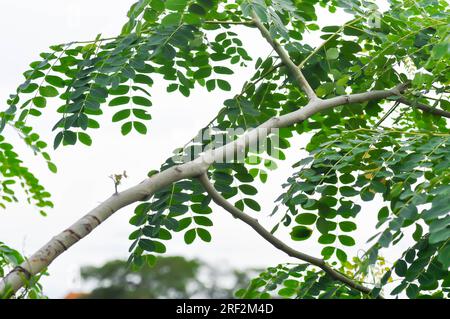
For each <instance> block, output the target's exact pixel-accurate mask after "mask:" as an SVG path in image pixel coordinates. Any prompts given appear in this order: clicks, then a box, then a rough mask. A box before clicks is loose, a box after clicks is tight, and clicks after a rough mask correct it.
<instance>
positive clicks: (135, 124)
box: [133, 121, 147, 135]
mask: <svg viewBox="0 0 450 319" xmlns="http://www.w3.org/2000/svg"><path fill="white" fill-rule="evenodd" d="M133 127H134V129H135V130H136V131H137V132H138V133H140V134H142V135H145V134H147V127H146V126H145V124H143V123H141V122H137V121H134V122H133Z"/></svg>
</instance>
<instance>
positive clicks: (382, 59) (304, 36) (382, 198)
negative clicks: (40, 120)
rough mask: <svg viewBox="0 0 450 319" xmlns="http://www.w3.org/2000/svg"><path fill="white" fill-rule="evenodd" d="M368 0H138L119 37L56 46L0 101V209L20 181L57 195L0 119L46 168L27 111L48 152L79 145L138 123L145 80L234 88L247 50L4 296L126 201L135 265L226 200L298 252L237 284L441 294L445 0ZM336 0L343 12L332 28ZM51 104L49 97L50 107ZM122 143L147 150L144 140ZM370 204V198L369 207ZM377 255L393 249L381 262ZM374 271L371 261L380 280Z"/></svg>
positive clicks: (326, 292)
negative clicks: (189, 128) (285, 173)
mask: <svg viewBox="0 0 450 319" xmlns="http://www.w3.org/2000/svg"><path fill="white" fill-rule="evenodd" d="M377 3H380V1H366V0H236V1H234V0H166V1H164V0H139V1H137V2H136V3H135V4H133V5H132V7H131V8H130V10H129V12H128V21H127V23H126V24H125V25H124V26H123V28H122V30H121V32H120V33H119V34H118V35H117V36H115V37H108V38H102V37H101V36H97V37H96V38H95V39H93V40H91V41H74V42H70V43H66V44H60V45H54V46H51V47H50V49H49V50H47V51H46V52H44V53H42V54H41V55H40V57H41V58H40V59H39V61H35V62H33V63H31V64H30V69H29V70H27V71H26V72H25V73H24V76H25V80H24V82H23V83H22V84H21V85H20V86H19V87H18V88H17V91H16V92H14V94H12V95H11V96H10V98H9V99H8V101H7V109H6V110H4V112H2V113H0V120H1V121H0V133H1V134H2V135H0V161H1V164H2V165H1V167H0V177H1V188H0V189H1V197H0V206H5V205H6V204H8V203H9V202H13V201H17V200H18V199H17V197H16V196H15V191H16V190H17V188H19V187H16V185H20V186H21V187H22V188H23V189H24V190H25V193H26V195H27V199H28V201H29V202H30V203H32V204H35V205H36V206H37V207H39V208H40V209H41V212H42V213H43V214H44V213H45V210H46V209H48V208H50V207H52V206H53V204H52V202H51V200H50V194H49V193H48V192H47V191H46V190H45V188H44V187H43V186H42V185H41V184H40V182H39V180H38V179H37V178H36V177H35V176H34V175H33V174H32V173H31V172H30V171H29V170H28V169H27V168H26V167H25V166H24V163H23V161H21V160H20V158H19V156H18V154H17V153H15V152H14V146H13V145H12V144H10V143H8V142H7V141H6V140H5V136H4V135H3V134H4V133H3V132H4V131H5V130H4V128H9V129H12V130H11V131H12V132H14V133H15V132H18V133H19V134H20V136H21V137H22V138H23V140H24V141H25V143H26V144H27V145H29V146H30V147H31V148H32V149H33V150H34V151H35V152H36V154H39V155H41V156H42V158H43V159H44V160H45V161H46V163H47V164H48V167H49V169H50V170H51V171H53V172H56V166H55V164H54V163H53V162H52V161H51V158H50V155H49V153H48V152H47V148H46V147H47V143H46V142H44V141H42V140H41V138H40V137H39V135H38V134H37V133H36V132H34V128H33V126H32V125H33V119H34V118H37V117H44V118H45V119H46V120H47V114H48V112H54V111H56V113H57V115H58V118H59V119H58V120H57V121H56V123H51V125H50V126H49V129H52V130H53V131H55V135H54V140H53V141H52V144H53V147H54V148H55V149H56V148H58V147H61V146H70V145H74V144H76V143H79V144H80V143H81V144H84V145H87V146H90V145H91V144H92V142H93V139H92V137H91V135H92V133H93V132H95V129H97V128H99V127H100V121H99V119H100V118H101V115H104V114H105V113H106V114H110V116H111V117H110V119H111V121H112V122H114V123H118V124H119V126H120V130H121V133H122V134H123V135H124V136H125V135H126V136H130V135H131V133H137V134H146V133H147V130H148V128H147V125H146V124H147V123H148V122H149V121H150V120H151V119H152V116H151V114H150V111H151V109H152V108H151V106H152V98H153V96H152V94H151V90H152V88H151V87H152V85H153V83H154V82H155V81H158V83H159V84H164V83H165V84H166V85H167V86H166V88H167V92H168V93H179V94H180V95H183V96H185V97H188V96H189V95H190V94H191V92H192V91H193V90H197V89H198V90H201V89H205V90H206V91H208V92H212V91H214V90H224V91H231V89H232V85H231V84H230V82H229V78H228V76H229V75H231V74H233V73H234V72H235V70H236V69H237V68H239V67H247V66H249V64H250V63H252V62H251V61H254V63H252V65H253V66H254V73H253V75H252V76H250V77H249V79H248V80H247V81H246V82H245V83H244V85H243V87H242V89H240V90H239V91H237V92H235V93H234V94H232V95H231V96H230V97H229V98H228V99H227V100H225V101H224V102H223V107H222V108H221V110H220V111H219V112H218V113H217V115H216V116H215V117H214V118H212V119H211V121H210V122H209V124H208V125H207V126H205V127H203V128H201V127H199V134H198V136H199V137H201V139H192V140H190V141H189V142H188V143H187V144H186V145H179V146H180V147H179V148H177V149H176V150H175V152H174V153H175V154H176V155H177V156H172V157H170V158H168V159H167V160H166V161H165V162H164V163H162V164H161V166H159V167H154V168H153V169H152V170H150V169H151V168H150V167H149V172H148V174H147V176H146V177H144V176H143V177H142V181H141V182H140V183H139V184H137V185H135V186H133V187H130V188H128V189H125V190H122V189H120V187H117V186H118V185H119V184H120V183H121V180H122V178H123V177H124V176H125V175H126V174H125V173H124V174H117V175H113V176H112V179H113V180H114V185H115V187H116V193H115V194H114V195H112V196H111V197H109V198H108V199H106V200H105V201H103V202H102V203H101V204H99V205H98V206H97V207H95V208H93V209H92V210H91V211H89V212H88V213H87V214H85V215H84V216H83V217H81V218H80V219H79V220H78V221H77V222H75V223H74V224H73V225H71V226H70V227H69V228H67V229H66V230H64V231H63V232H61V233H59V234H57V235H56V236H54V237H52V239H51V240H50V241H49V242H48V243H47V244H46V245H44V246H43V247H42V248H41V249H39V250H38V251H36V252H35V253H34V254H33V255H32V256H30V257H29V258H28V259H27V260H25V261H24V262H23V263H22V264H21V265H20V267H15V268H14V269H13V270H12V271H10V272H9V273H8V274H7V275H5V276H4V278H3V279H2V280H1V281H0V294H2V295H3V296H6V297H8V296H11V295H13V294H14V293H15V292H17V291H18V290H19V289H20V288H21V287H22V286H23V285H24V283H25V282H26V281H25V280H24V278H25V279H28V278H30V277H32V276H33V275H37V274H40V273H41V272H42V271H44V270H45V269H46V268H47V267H48V266H49V265H50V264H51V263H52V261H53V260H54V259H55V258H57V257H58V256H59V255H60V254H62V253H65V252H66V251H70V247H71V246H72V245H74V244H75V243H77V242H78V241H80V240H82V239H83V238H84V237H85V236H87V235H88V234H89V233H90V232H91V231H92V230H93V229H95V228H96V227H98V226H100V225H101V224H102V223H103V222H104V221H105V220H106V219H108V217H110V216H111V215H112V214H114V213H115V212H116V211H118V210H120V209H122V208H124V207H128V206H129V205H131V204H135V203H137V205H136V206H135V209H134V216H133V217H132V218H131V220H130V223H131V224H132V225H134V226H135V227H136V229H135V231H133V232H132V234H131V235H130V239H131V240H132V241H133V242H132V244H131V247H130V259H129V262H130V263H133V264H134V265H136V266H142V265H144V264H145V263H146V262H148V261H151V260H153V259H154V258H155V256H159V255H161V254H164V253H165V252H166V245H168V243H170V240H171V239H172V238H173V234H174V233H175V232H182V233H183V236H184V240H185V242H186V243H187V244H192V243H193V242H195V241H198V240H201V241H204V242H210V241H211V238H212V234H211V233H210V229H211V228H210V226H212V225H213V220H214V214H212V212H213V210H217V209H220V210H222V209H223V210H225V211H227V212H228V213H230V214H231V215H232V216H233V217H235V219H236V221H237V222H243V223H245V224H246V225H247V226H249V228H248V229H249V231H252V232H253V231H254V232H256V233H257V234H259V235H260V236H261V237H262V238H263V239H264V240H265V241H267V242H268V243H270V244H271V245H272V246H274V247H275V248H276V249H278V250H280V251H282V252H284V253H285V254H287V255H288V256H290V257H292V258H294V259H295V260H296V261H297V262H296V264H295V265H293V264H287V263H285V262H286V260H280V262H279V265H274V266H273V267H269V268H268V269H267V271H266V272H263V273H262V274H261V275H260V276H259V277H258V278H256V279H254V280H252V282H251V285H249V287H248V289H243V290H240V291H239V294H238V295H239V296H241V297H247V298H268V297H271V296H281V297H285V298H384V297H385V296H394V297H396V296H408V297H409V298H419V297H420V298H430V297H441V298H447V297H449V294H450V280H449V278H450V273H449V267H450V242H449V238H450V215H449V211H450V186H449V185H450V167H449V162H450V133H449V118H450V103H449V101H448V98H449V94H450V86H449V84H450V82H449V79H450V50H449V47H450V46H449V41H450V26H449V23H448V22H449V3H448V1H446V0H389V1H386V2H383V3H384V4H385V5H386V6H385V7H386V9H385V10H379V9H378V7H377ZM320 8H322V9H320ZM320 10H322V11H320ZM323 10H328V13H327V18H326V19H320V12H324V11H323ZM344 13H345V14H346V15H345V16H347V17H348V21H347V22H345V23H341V24H340V25H336V22H335V20H334V19H333V18H334V17H336V16H343V14H344ZM328 16H329V18H328ZM250 30H252V32H254V33H253V34H254V35H255V38H256V37H258V38H260V39H261V41H265V42H266V45H267V48H268V50H267V51H268V52H270V53H269V54H268V55H263V54H261V56H259V55H258V54H255V56H250V55H249V54H248V52H247V51H246V49H245V48H246V47H248V46H251V45H252V43H244V41H242V37H240V36H239V35H240V34H242V33H243V32H250ZM310 35H312V36H315V37H316V40H318V41H317V43H320V44H318V45H312V43H313V42H309V41H308V39H309V36H310ZM314 43H316V42H314ZM227 79H228V80H227ZM51 100H57V101H59V103H60V104H59V105H58V107H57V108H53V107H48V106H47V103H48V102H49V101H51ZM218 103H219V102H218ZM186 104H188V101H186ZM205 107H208V106H207V105H205ZM189 120H190V119H189V118H186V121H189ZM165 124H166V125H167V127H171V125H173V123H171V121H170V119H169V120H168V122H167V123H165ZM295 139H308V143H307V145H306V147H305V151H306V152H307V153H308V154H307V155H301V156H299V154H301V153H299V152H297V150H293V151H292V152H289V153H287V152H286V150H289V149H291V150H292V148H293V147H292V143H291V142H292V141H293V140H295ZM258 142H259V143H261V145H259V143H258ZM221 144H224V145H221ZM255 145H257V146H261V147H252V146H255ZM174 147H176V146H175V145H174ZM115 151H120V147H119V150H117V149H115ZM156 151H157V150H156ZM288 155H290V156H298V158H295V160H296V163H295V164H294V165H293V172H292V174H291V176H289V177H286V182H285V183H283V187H284V190H283V192H282V194H273V196H274V199H275V198H276V200H275V205H274V207H270V208H267V207H265V208H264V210H265V211H266V213H267V215H271V216H272V217H273V218H274V219H275V220H274V223H273V224H274V227H273V228H272V229H266V228H265V227H263V225H262V224H261V223H260V222H259V221H258V219H256V218H255V216H257V214H258V213H256V214H255V212H260V211H262V210H263V208H262V207H261V205H260V202H259V201H258V191H259V189H258V188H259V186H260V185H261V184H260V183H266V182H267V181H268V179H269V178H270V174H271V170H274V169H276V168H277V167H278V166H280V165H286V164H283V160H285V159H286V158H287V156H288ZM135 156H139V157H142V159H143V160H145V159H146V157H147V156H151V152H148V150H147V149H146V146H145V145H142V150H136V154H135ZM74 196H75V195H74ZM374 201H375V202H374ZM368 202H372V203H374V204H373V205H372V206H371V207H375V206H377V205H379V207H378V208H377V211H376V212H373V211H371V209H368V208H367V203H368ZM214 203H215V204H216V205H214ZM217 205H218V206H219V207H218V206H217ZM259 214H261V213H259ZM371 216H372V217H373V219H374V222H373V223H372V227H371V228H370V229H368V230H367V231H366V234H367V235H368V236H367V237H370V238H358V236H356V235H355V230H357V229H358V228H360V229H361V228H362V227H361V223H362V221H363V220H366V219H367V220H369V219H370V217H371ZM375 219H376V220H375ZM36 231H40V230H36ZM231 232H232V231H230V233H231ZM280 233H284V235H285V236H284V237H283V236H279V234H280ZM234 235H237V234H233V236H234ZM280 238H289V239H290V240H284V239H283V240H281V239H280ZM367 240H368V242H369V244H366V242H367ZM312 245H316V247H318V248H320V251H321V254H320V255H319V254H318V255H315V256H313V255H312V250H311V246H312ZM355 246H356V247H359V248H361V250H364V251H363V253H362V255H357V254H356V253H355V249H354V247H355ZM384 251H389V252H392V253H393V254H394V255H396V256H397V257H396V258H395V260H392V262H390V263H387V264H386V265H383V266H384V267H382V268H379V267H378V266H379V265H380V263H383V262H384V261H383V260H382V259H380V256H381V255H382V254H383V252H384ZM264 253H265V252H264ZM374 267H378V268H379V269H382V272H381V273H379V274H378V275H377V276H372V275H371V274H372V273H373V269H374ZM378 268H377V269H378Z"/></svg>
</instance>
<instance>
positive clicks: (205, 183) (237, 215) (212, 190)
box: [198, 173, 371, 294]
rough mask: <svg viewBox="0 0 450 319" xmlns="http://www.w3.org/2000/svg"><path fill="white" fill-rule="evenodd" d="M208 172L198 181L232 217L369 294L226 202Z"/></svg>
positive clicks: (346, 283)
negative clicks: (289, 244) (212, 182)
mask: <svg viewBox="0 0 450 319" xmlns="http://www.w3.org/2000/svg"><path fill="white" fill-rule="evenodd" d="M207 174H208V173H204V174H202V175H201V176H200V177H199V178H198V179H199V181H200V183H201V184H202V185H203V187H204V188H205V190H206V192H207V193H208V195H209V196H211V198H212V200H213V201H214V202H215V203H216V204H217V205H219V206H221V207H222V208H224V209H225V210H226V211H228V212H229V213H230V214H231V215H232V216H233V217H234V218H237V219H240V220H241V221H243V222H244V223H246V224H247V225H249V226H250V227H251V228H253V230H254V231H256V232H257V233H258V234H259V235H261V237H262V238H264V239H265V240H267V241H268V242H269V243H270V244H271V245H272V246H274V247H275V248H278V249H279V250H281V251H282V252H284V253H286V254H287V255H289V256H291V257H294V258H297V259H300V260H302V261H305V262H307V263H310V264H312V265H314V266H317V267H319V268H320V269H322V270H323V271H324V272H326V273H327V274H328V275H330V276H331V277H332V278H333V279H334V280H337V281H340V282H342V283H344V284H345V285H347V286H348V287H350V288H353V289H356V290H358V291H360V292H362V293H364V294H369V293H370V292H371V289H370V288H367V287H364V286H362V285H360V284H358V283H357V282H355V281H354V280H352V279H350V278H348V277H347V276H345V275H344V274H342V273H340V272H339V271H337V270H335V269H333V268H331V267H330V266H328V265H327V264H326V263H325V261H324V260H323V259H319V258H316V257H313V256H310V255H307V254H305V253H302V252H300V251H298V250H295V249H293V248H291V247H289V246H288V245H286V244H285V243H284V242H283V241H281V240H280V239H278V238H277V237H275V236H274V235H272V234H271V233H270V232H269V231H268V230H266V229H265V228H264V227H263V226H262V225H261V224H260V223H259V222H258V220H256V219H254V218H252V217H250V216H249V215H247V214H245V213H244V212H242V211H241V210H239V209H238V208H236V207H235V206H234V205H233V204H231V203H230V202H228V201H227V200H226V199H225V198H224V197H222V195H220V194H219V192H217V190H216V189H215V188H214V186H213V185H212V184H211V181H210V180H209V178H208V175H207Z"/></svg>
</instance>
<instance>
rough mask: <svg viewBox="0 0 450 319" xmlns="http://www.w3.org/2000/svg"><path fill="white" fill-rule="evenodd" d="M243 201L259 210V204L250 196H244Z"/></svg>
mask: <svg viewBox="0 0 450 319" xmlns="http://www.w3.org/2000/svg"><path fill="white" fill-rule="evenodd" d="M244 203H245V205H247V206H248V207H250V208H251V209H253V210H254V211H257V212H259V211H261V206H260V205H259V204H258V203H257V202H256V201H255V200H253V199H251V198H244Z"/></svg>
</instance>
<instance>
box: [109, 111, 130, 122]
mask: <svg viewBox="0 0 450 319" xmlns="http://www.w3.org/2000/svg"><path fill="white" fill-rule="evenodd" d="M130 114H131V111H130V110H129V109H126V110H122V111H119V112H117V113H116V114H114V115H113V117H112V121H113V122H119V121H122V120H124V119H126V118H128V117H130Z"/></svg>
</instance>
